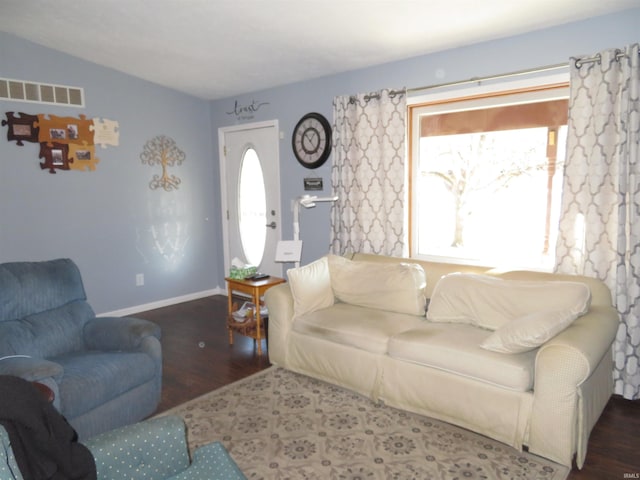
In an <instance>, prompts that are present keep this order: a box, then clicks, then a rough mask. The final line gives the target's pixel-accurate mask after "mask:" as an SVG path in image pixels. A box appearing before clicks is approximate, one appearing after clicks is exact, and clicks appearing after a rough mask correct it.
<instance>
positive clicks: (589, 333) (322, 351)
mask: <svg viewBox="0 0 640 480" xmlns="http://www.w3.org/2000/svg"><path fill="white" fill-rule="evenodd" d="M336 259H339V260H336ZM336 265H337V266H336ZM453 272H460V273H457V274H453ZM288 276H289V282H288V283H286V284H282V285H279V286H276V287H274V288H272V289H270V290H268V292H267V293H266V295H265V301H266V305H267V307H268V309H269V337H268V343H269V357H270V361H271V363H272V364H275V365H278V366H280V367H283V368H287V369H290V370H293V371H296V372H300V373H303V374H306V375H310V376H312V377H315V378H318V379H321V380H324V381H327V382H331V383H334V384H337V385H341V386H343V387H346V388H349V389H351V390H354V391H356V392H359V393H361V394H363V395H366V396H368V397H370V398H371V399H373V400H376V401H383V402H385V403H386V404H388V405H391V406H394V407H397V408H401V409H405V410H409V411H412V412H416V413H420V414H424V415H427V416H430V417H433V418H437V419H440V420H443V421H446V422H450V423H452V424H456V425H459V426H461V427H464V428H467V429H470V430H473V431H475V432H478V433H481V434H483V435H486V436H488V437H491V438H494V439H496V440H499V441H502V442H504V443H507V444H509V445H511V446H513V447H515V448H517V449H523V448H525V447H526V448H528V451H529V452H531V453H534V454H537V455H540V456H543V457H546V458H548V459H551V460H554V461H556V462H559V463H561V464H564V465H567V466H569V467H571V466H572V460H573V459H574V458H575V463H576V465H577V466H578V467H579V468H582V466H583V464H584V459H585V456H586V451H587V442H588V439H589V435H590V432H591V430H592V428H593V426H594V425H595V423H596V421H597V419H598V417H599V416H600V414H601V412H602V410H603V408H604V407H605V405H606V403H607V401H608V399H609V397H610V396H611V393H612V388H613V385H612V384H613V382H612V369H613V365H612V353H611V344H612V342H613V339H614V337H615V334H616V330H617V327H618V315H617V313H616V311H615V309H614V308H613V307H612V306H611V294H610V292H609V290H608V288H607V287H606V286H605V285H604V284H603V283H602V282H600V281H599V280H596V279H593V278H588V277H578V276H568V275H556V274H550V273H542V272H533V271H511V272H499V271H495V270H488V269H486V268H481V267H473V266H462V265H454V264H444V263H431V262H423V261H415V260H412V259H401V258H393V257H386V256H377V255H368V254H356V255H354V256H353V257H351V258H349V259H345V258H344V257H335V256H333V255H329V256H327V257H323V258H322V259H319V260H318V261H316V262H312V263H311V264H309V265H306V266H304V267H300V268H299V269H291V270H289V272H288ZM550 282H553V283H550ZM585 285H586V287H588V288H585ZM496 287H498V288H496ZM538 287H539V288H540V289H539V290H536V289H537V288H538ZM580 287H582V289H581V288H580ZM567 288H568V289H569V290H566V289H567ZM585 290H586V292H587V293H586V295H587V297H588V298H586V301H585V298H584V295H585V294H584V291H585ZM503 294H504V295H503ZM429 299H430V300H429ZM567 303H568V305H565V304H567ZM425 308H426V310H427V314H426V315H425ZM531 309H533V310H534V311H533V312H531V311H530V310H531ZM502 317H504V318H502ZM511 317H514V318H513V319H511ZM516 317H517V318H516ZM556 322H564V323H563V325H562V326H561V327H558V328H556ZM540 324H542V327H540V326H539V325H540ZM550 325H551V328H549V326H550ZM515 327H517V328H515ZM514 328H515V330H514ZM523 328H524V334H523V333H522V332H521V330H522V329H523ZM540 330H542V332H541V331H540ZM514 332H515V334H514ZM522 337H524V339H523V338H522ZM547 337H550V338H548V339H547ZM496 338H498V342H497V343H498V345H497V346H498V348H497V349H496V344H495V343H496V342H495V340H496ZM514 338H515V346H514V345H513V344H510V343H509V342H513V341H514ZM532 339H533V340H532ZM492 342H493V343H492ZM518 342H523V344H524V346H522V345H521V344H520V343H518ZM531 342H532V343H531ZM538 344H539V346H536V345H538ZM511 350H513V351H514V352H515V353H513V352H512V351H511Z"/></svg>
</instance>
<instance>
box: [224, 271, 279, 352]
mask: <svg viewBox="0 0 640 480" xmlns="http://www.w3.org/2000/svg"><path fill="white" fill-rule="evenodd" d="M225 280H226V282H227V295H228V315H227V329H228V330H229V345H233V332H237V333H240V334H241V335H245V336H247V337H251V338H253V339H254V341H257V342H258V355H262V339H263V338H265V337H266V335H265V333H266V331H265V326H264V322H263V319H262V318H261V316H260V306H261V305H262V300H261V299H262V296H263V295H264V293H265V292H266V291H267V290H269V289H270V288H271V287H273V286H275V285H279V284H281V283H284V282H285V279H284V278H280V277H273V276H271V277H268V278H265V279H262V280H255V281H254V280H248V279H237V278H229V277H227V278H225ZM233 292H241V293H244V294H246V295H249V296H250V297H251V299H252V300H251V301H252V302H253V304H254V305H255V306H256V311H255V316H254V318H253V319H246V320H245V321H242V322H239V321H237V320H236V318H235V317H234V316H233V312H234V309H235V307H234V305H233V299H232V297H233Z"/></svg>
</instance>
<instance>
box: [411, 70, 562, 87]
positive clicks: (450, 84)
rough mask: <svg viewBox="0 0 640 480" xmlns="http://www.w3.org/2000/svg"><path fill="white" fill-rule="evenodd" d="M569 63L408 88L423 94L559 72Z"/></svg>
mask: <svg viewBox="0 0 640 480" xmlns="http://www.w3.org/2000/svg"><path fill="white" fill-rule="evenodd" d="M568 65H569V64H568V63H558V64H556V65H547V66H546V67H538V68H530V69H527V70H518V71H516V72H509V73H502V74H499V75H489V76H486V77H473V78H469V79H468V80H458V81H455V82H447V83H438V84H435V85H426V86H424V87H415V88H407V93H413V92H421V91H424V90H434V89H436V88H445V87H453V86H457V85H465V84H468V83H481V82H486V81H488V80H498V79H500V78H508V77H517V76H519V75H527V74H531V73H541V72H548V71H549V70H559V69H561V68H567V66H568Z"/></svg>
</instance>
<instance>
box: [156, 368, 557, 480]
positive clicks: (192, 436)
mask: <svg viewBox="0 0 640 480" xmlns="http://www.w3.org/2000/svg"><path fill="white" fill-rule="evenodd" d="M168 414H176V415H179V416H181V417H182V418H184V420H185V423H186V424H187V439H188V443H189V449H190V450H191V451H193V450H194V449H195V448H197V447H198V446H200V445H204V444H206V443H209V442H211V441H215V440H217V441H220V442H222V443H223V445H224V446H225V447H226V448H227V450H228V451H229V453H230V454H231V456H232V457H233V459H234V460H235V461H236V463H237V464H238V466H239V467H240V468H241V469H242V471H243V472H244V474H245V475H246V476H247V478H249V479H256V480H258V479H265V480H266V479H278V480H281V479H318V480H324V479H340V480H357V479H360V480H377V479H396V480H402V479H445V480H454V479H460V480H462V479H471V480H476V479H481V480H491V479H526V480H529V479H532V480H533V479H536V480H537V479H553V480H564V479H565V478H566V477H567V475H568V473H569V469H568V468H566V467H564V466H562V465H558V464H556V463H553V462H550V461H548V460H546V459H543V458H541V457H537V456H535V455H532V454H529V453H527V452H519V451H517V450H515V449H513V448H511V447H509V446H507V445H505V444H502V443H499V442H496V441H494V440H491V439H488V438H486V437H484V436H481V435H478V434H475V433H473V432H470V431H468V430H465V429H462V428H458V427H455V426H452V425H450V424H447V423H444V422H440V421H438V420H434V419H431V418H427V417H424V416H420V415H415V414H412V413H407V412H404V411H401V410H397V409H394V408H391V407H388V406H385V405H383V404H379V403H374V402H372V401H371V400H369V399H367V398H365V397H363V396H361V395H358V394H356V393H353V392H350V391H348V390H345V389H343V388H340V387H337V386H334V385H330V384H328V383H325V382H322V381H319V380H315V379H312V378H310V377H307V376H304V375H300V374H297V373H293V372H290V371H288V370H284V369H281V368H278V367H270V368H268V369H266V370H263V371H261V372H259V373H256V374H254V375H252V376H250V377H247V378H245V379H243V380H240V381H238V382H235V383H233V384H231V385H227V386H226V387H223V388H221V389H218V390H215V391H213V392H210V393H208V394H206V395H203V396H201V397H199V398H196V399H195V400H191V401H189V402H187V403H185V404H182V405H179V406H178V407H175V408H173V409H171V410H168V411H166V412H164V413H163V414H162V415H168Z"/></svg>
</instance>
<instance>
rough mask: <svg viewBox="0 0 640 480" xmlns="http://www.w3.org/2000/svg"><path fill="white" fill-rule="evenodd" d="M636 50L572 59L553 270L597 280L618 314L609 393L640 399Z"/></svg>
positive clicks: (639, 71)
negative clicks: (608, 291) (612, 386)
mask: <svg viewBox="0 0 640 480" xmlns="http://www.w3.org/2000/svg"><path fill="white" fill-rule="evenodd" d="M639 53H640V52H639V46H638V44H634V45H630V46H628V47H626V48H625V49H623V50H607V51H603V52H601V53H599V54H598V55H597V56H596V57H595V58H596V59H597V61H590V60H583V61H580V59H571V62H570V65H571V80H570V83H571V86H570V99H569V136H568V139H567V163H566V166H565V172H564V186H563V194H562V195H563V199H562V213H561V217H560V226H559V236H558V243H557V251H556V258H557V265H556V268H557V270H558V271H560V272H563V273H572V274H583V275H589V276H594V277H597V278H600V279H601V280H603V281H604V282H605V283H606V284H607V286H608V287H609V288H610V289H611V292H612V296H613V303H614V305H615V306H616V308H617V310H618V312H619V314H620V326H619V329H618V334H617V337H616V340H615V344H614V361H615V370H614V380H615V393H617V394H620V395H623V396H624V397H625V398H627V399H638V398H640V347H639V345H640V153H639V152H640V99H639V92H640V68H639V64H640V57H639Z"/></svg>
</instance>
